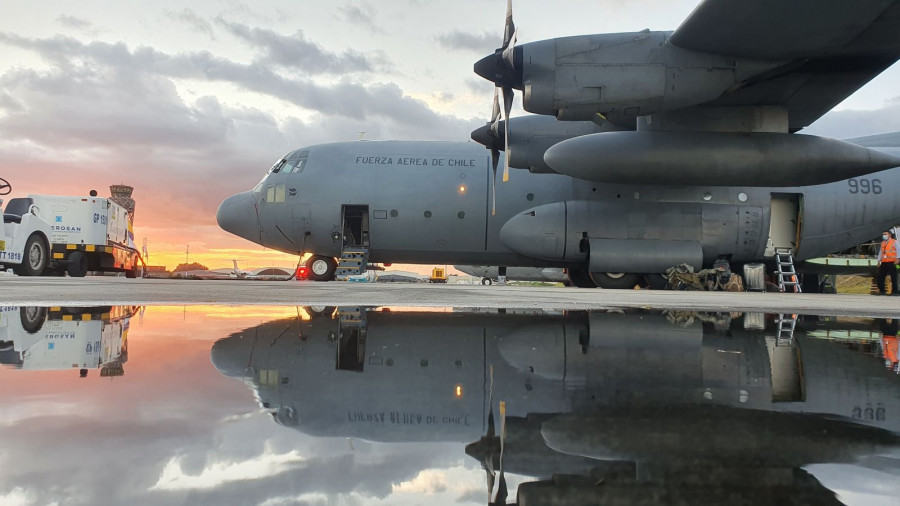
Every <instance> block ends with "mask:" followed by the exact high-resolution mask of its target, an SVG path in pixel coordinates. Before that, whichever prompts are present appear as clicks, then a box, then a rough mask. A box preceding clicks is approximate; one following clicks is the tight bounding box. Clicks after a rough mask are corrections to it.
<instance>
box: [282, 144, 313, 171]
mask: <svg viewBox="0 0 900 506" xmlns="http://www.w3.org/2000/svg"><path fill="white" fill-rule="evenodd" d="M307 160H309V150H306V149H304V150H297V151H292V152H291V153H288V155H287V156H286V157H284V167H282V168H281V170H282V171H284V173H285V174H293V173H297V172H303V169H304V167H306V162H307Z"/></svg>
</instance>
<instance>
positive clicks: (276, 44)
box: [216, 18, 391, 74]
mask: <svg viewBox="0 0 900 506" xmlns="http://www.w3.org/2000/svg"><path fill="white" fill-rule="evenodd" d="M216 22H217V23H218V24H219V25H221V26H222V27H224V28H225V29H226V30H227V31H228V32H229V33H231V34H232V35H233V36H235V37H237V38H239V39H241V40H243V41H244V42H246V43H248V44H250V45H251V46H253V47H255V48H257V49H259V50H261V51H262V56H261V57H260V59H259V60H258V61H260V62H262V63H267V64H277V65H281V66H283V67H289V68H296V69H299V70H302V71H304V72H307V73H312V74H324V73H329V74H351V73H358V72H371V71H373V70H376V69H377V70H384V68H385V67H390V66H391V65H390V62H389V61H388V60H387V59H386V58H385V57H384V56H383V55H379V56H376V57H374V58H371V57H368V56H366V55H363V54H362V53H359V52H357V51H353V50H347V51H344V52H343V53H340V54H337V53H333V52H330V51H327V50H325V49H324V48H322V46H320V45H319V44H317V43H315V42H312V41H310V40H307V39H306V37H305V36H304V34H303V31H302V30H298V31H297V32H296V33H294V35H292V36H286V35H281V34H279V33H276V32H273V31H271V30H266V29H263V28H250V27H248V26H246V25H243V24H240V23H232V22H229V21H226V20H224V19H222V18H217V19H216Z"/></svg>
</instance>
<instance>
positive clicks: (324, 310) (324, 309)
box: [309, 306, 335, 318]
mask: <svg viewBox="0 0 900 506" xmlns="http://www.w3.org/2000/svg"><path fill="white" fill-rule="evenodd" d="M334 310H335V307H334V306H310V307H309V313H310V315H311V316H326V317H329V318H331V315H333V314H334Z"/></svg>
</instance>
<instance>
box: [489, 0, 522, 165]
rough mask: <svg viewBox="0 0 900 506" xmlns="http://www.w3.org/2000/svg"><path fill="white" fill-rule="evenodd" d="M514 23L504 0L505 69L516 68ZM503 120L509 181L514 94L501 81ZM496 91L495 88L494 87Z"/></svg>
mask: <svg viewBox="0 0 900 506" xmlns="http://www.w3.org/2000/svg"><path fill="white" fill-rule="evenodd" d="M517 33H518V30H516V24H515V23H514V22H513V15H512V0H506V22H505V23H504V25H503V45H502V46H500V59H501V62H502V64H503V66H504V67H506V69H507V70H514V69H515V68H516V54H515V49H516V34H517ZM502 89H503V120H504V122H505V124H504V132H503V133H504V138H503V144H504V152H505V153H506V154H507V156H504V157H503V182H504V183H505V182H507V181H509V113H510V112H511V111H512V105H513V99H514V98H515V94H514V92H513V89H512V86H510V85H509V84H507V83H503V85H502ZM494 91H495V92H496V88H494Z"/></svg>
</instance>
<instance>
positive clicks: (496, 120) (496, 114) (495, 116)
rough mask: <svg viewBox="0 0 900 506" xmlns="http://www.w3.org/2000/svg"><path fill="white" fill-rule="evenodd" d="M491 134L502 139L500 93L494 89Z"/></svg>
mask: <svg viewBox="0 0 900 506" xmlns="http://www.w3.org/2000/svg"><path fill="white" fill-rule="evenodd" d="M491 134H493V136H494V138H495V139H496V138H497V137H500V91H499V89H498V88H497V87H496V86H495V87H494V110H493V112H492V113H491Z"/></svg>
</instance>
